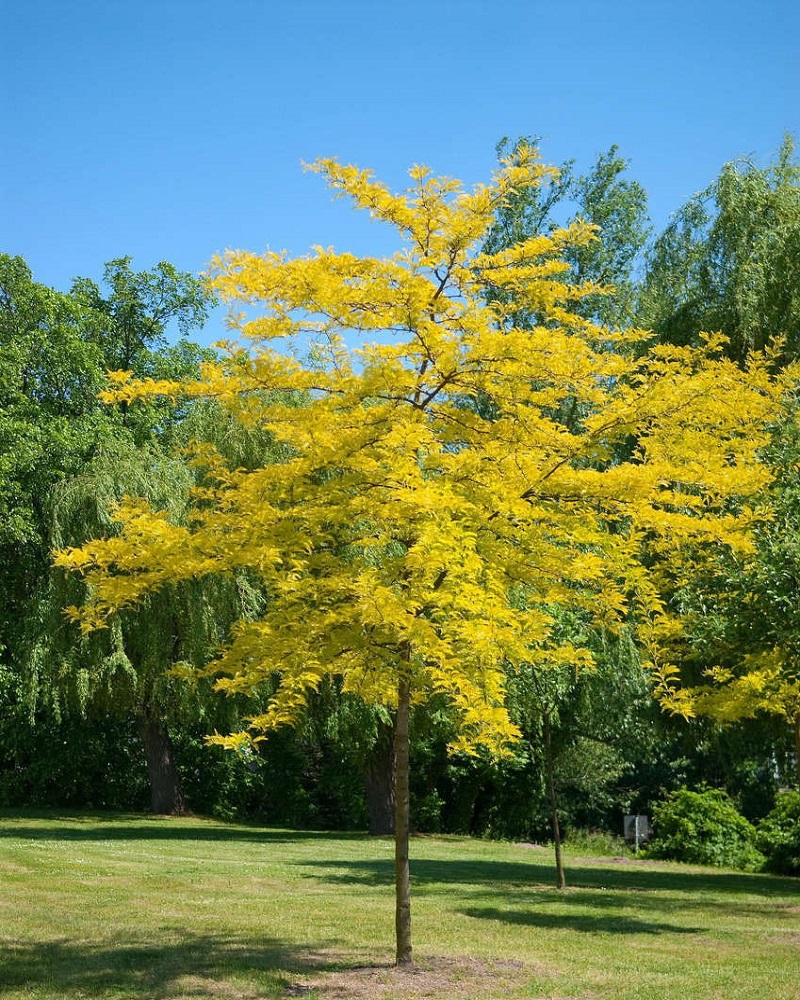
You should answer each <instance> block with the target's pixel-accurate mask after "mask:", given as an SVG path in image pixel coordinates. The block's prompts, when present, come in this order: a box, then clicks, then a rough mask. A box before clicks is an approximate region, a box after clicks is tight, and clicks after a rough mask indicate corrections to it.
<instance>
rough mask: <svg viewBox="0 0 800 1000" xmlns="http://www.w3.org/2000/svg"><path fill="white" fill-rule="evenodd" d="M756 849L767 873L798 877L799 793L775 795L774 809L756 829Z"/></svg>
mask: <svg viewBox="0 0 800 1000" xmlns="http://www.w3.org/2000/svg"><path fill="white" fill-rule="evenodd" d="M756 847H757V848H758V849H759V851H761V853H762V854H764V855H765V856H766V858H767V862H766V865H765V867H766V868H767V869H768V870H769V871H771V872H776V873H777V874H779V875H800V792H779V793H778V796H777V798H776V799H775V808H774V809H773V810H772V812H771V813H770V814H769V815H768V816H765V817H764V819H763V820H762V821H761V822H760V823H759V825H758V832H757V834H756Z"/></svg>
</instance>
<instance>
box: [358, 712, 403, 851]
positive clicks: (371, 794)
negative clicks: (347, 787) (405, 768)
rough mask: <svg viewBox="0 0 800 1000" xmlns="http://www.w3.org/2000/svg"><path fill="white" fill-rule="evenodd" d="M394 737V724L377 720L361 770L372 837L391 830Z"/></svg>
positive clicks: (386, 833) (391, 831)
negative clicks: (373, 738) (368, 752)
mask: <svg viewBox="0 0 800 1000" xmlns="http://www.w3.org/2000/svg"><path fill="white" fill-rule="evenodd" d="M394 740H395V735H394V728H393V727H392V726H391V725H390V724H389V723H383V722H382V723H380V725H379V728H378V739H377V740H376V742H375V746H374V747H373V750H372V754H371V756H370V759H369V760H368V761H367V767H366V771H365V773H364V789H365V791H366V796H367V812H368V813H369V832H370V834H371V835H372V836H374V837H380V836H390V835H391V834H393V833H394V811H395V798H394Z"/></svg>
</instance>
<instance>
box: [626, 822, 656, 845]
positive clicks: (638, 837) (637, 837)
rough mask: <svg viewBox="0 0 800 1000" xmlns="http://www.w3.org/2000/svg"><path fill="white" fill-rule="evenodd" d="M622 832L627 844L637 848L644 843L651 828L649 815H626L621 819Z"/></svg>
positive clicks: (648, 836) (648, 837) (650, 832)
mask: <svg viewBox="0 0 800 1000" xmlns="http://www.w3.org/2000/svg"><path fill="white" fill-rule="evenodd" d="M622 829H623V834H624V837H625V840H626V841H627V842H628V843H629V844H633V846H634V847H635V848H636V850H637V851H638V850H639V846H640V844H646V843H647V841H648V840H649V839H650V835H651V834H652V832H653V830H652V828H651V826H650V817H649V816H626V817H625V818H624V821H623V828H622Z"/></svg>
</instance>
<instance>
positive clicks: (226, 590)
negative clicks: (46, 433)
mask: <svg viewBox="0 0 800 1000" xmlns="http://www.w3.org/2000/svg"><path fill="white" fill-rule="evenodd" d="M214 419H215V414H214V413H213V412H212V408H210V407H205V408H204V412H203V413H202V414H196V415H194V416H193V418H192V419H191V420H189V419H187V428H186V430H187V431H188V430H189V429H190V428H194V429H196V428H197V426H198V425H199V424H202V425H203V426H204V427H205V429H206V432H210V430H211V428H210V424H211V423H213V421H214ZM227 430H228V429H227V428H226V427H225V425H224V422H223V423H222V425H220V426H218V427H217V437H219V439H220V442H221V446H227V448H228V450H229V452H230V453H231V454H232V455H233V454H238V455H239V456H240V457H244V451H245V449H246V447H250V448H256V447H257V443H256V442H255V441H254V440H253V439H252V437H250V438H249V439H247V440H243V438H242V436H241V435H236V436H234V435H232V434H231V433H226V431H227ZM261 453H262V454H263V451H262V452H261ZM194 484H195V474H194V470H193V469H192V467H191V466H190V465H189V464H187V463H186V462H185V461H184V460H183V459H182V458H181V457H180V456H179V455H177V456H173V455H172V454H170V453H169V452H167V451H165V450H163V449H161V448H159V447H157V446H156V445H152V444H151V445H148V446H136V445H134V444H133V443H131V441H130V440H127V439H125V438H120V439H118V440H112V441H110V442H108V443H107V444H106V445H105V446H103V447H102V448H101V449H99V450H98V452H97V454H96V455H95V456H94V458H93V459H92V460H91V461H90V462H89V463H88V464H87V466H86V467H85V469H84V470H83V472H82V473H81V474H80V475H77V476H74V477H72V478H70V479H68V480H65V481H64V482H63V483H62V484H61V485H60V486H59V487H58V488H57V490H56V491H55V493H54V496H53V501H52V502H53V519H52V529H51V542H52V545H53V546H54V547H61V546H63V545H74V544H78V543H80V542H81V541H82V540H84V539H86V538H92V537H104V538H108V539H113V538H114V536H115V534H116V523H115V508H116V504H117V503H118V502H119V501H120V500H121V499H122V498H123V497H124V496H129V497H130V496H136V497H141V498H143V499H144V498H146V499H147V500H148V501H149V502H150V503H152V504H153V505H154V506H156V507H157V508H158V509H161V510H164V511H167V512H168V513H169V515H170V517H171V518H174V519H175V520H176V521H180V520H181V519H182V518H183V516H184V512H185V509H186V506H187V503H188V501H189V497H190V495H191V491H192V487H193V486H194ZM87 596H88V594H87V591H86V588H85V586H84V585H83V584H82V583H81V582H80V581H79V580H78V579H77V578H76V577H75V576H74V575H67V574H65V573H64V572H63V571H62V570H60V569H58V568H55V567H54V568H53V570H52V572H51V573H50V574H49V575H48V576H47V577H46V578H45V579H44V580H43V582H42V586H41V588H40V590H39V593H38V594H37V599H36V601H35V603H34V608H33V615H32V616H31V618H30V621H29V624H28V629H27V635H26V639H25V641H24V642H23V644H22V648H21V651H20V653H21V655H20V661H21V663H22V665H23V670H24V675H25V691H26V697H27V701H28V705H29V708H30V709H31V711H33V710H35V708H36V707H37V706H43V705H46V706H47V707H48V708H50V709H51V710H52V711H53V712H54V714H55V715H56V717H59V716H60V715H61V714H62V713H63V712H71V711H78V712H81V713H84V714H85V713H86V712H88V711H90V710H91V711H92V712H95V713H96V712H100V713H102V714H104V715H106V716H108V718H109V719H110V720H112V721H114V720H116V721H117V722H118V723H120V724H121V723H122V721H123V720H125V719H128V718H130V717H133V719H134V720H135V723H136V730H137V732H138V735H139V737H140V739H141V742H142V746H143V749H144V753H145V759H146V762H147V772H148V780H149V785H150V790H151V808H152V809H153V811H154V812H157V813H169V814H180V813H182V812H184V811H185V810H186V808H187V803H186V801H185V797H184V793H183V790H182V787H181V781H180V775H179V770H178V767H177V765H176V761H175V757H174V752H173V747H172V741H171V738H170V728H171V727H172V726H175V725H183V724H188V723H190V722H191V724H192V725H196V724H197V723H198V721H199V722H200V723H201V724H203V722H205V723H206V725H207V726H208V727H209V728H211V729H213V728H215V727H218V726H229V725H231V723H233V722H234V721H235V719H236V705H235V703H234V702H232V701H231V700H230V699H225V700H223V699H220V698H218V697H214V696H213V695H212V692H211V690H210V684H209V683H204V682H202V681H201V682H200V683H198V684H194V685H187V684H186V683H185V682H182V681H181V680H179V679H178V677H177V673H179V672H180V667H181V666H184V667H185V666H189V665H191V666H193V667H199V666H201V665H202V664H204V663H205V662H207V661H208V659H209V658H210V657H211V656H212V654H213V652H214V651H215V649H216V648H217V647H218V646H219V645H220V643H221V642H222V640H223V638H224V636H225V634H226V632H227V629H228V628H229V626H230V623H231V622H233V621H235V620H238V619H241V618H245V619H247V618H250V617H252V616H254V615H256V614H257V613H258V612H259V611H260V610H261V608H262V606H263V593H262V590H261V589H259V588H258V587H257V586H256V585H255V584H253V583H252V582H251V581H250V580H249V579H248V577H247V575H246V574H245V573H238V574H231V575H230V576H227V577H225V576H220V577H213V578H212V577H209V578H207V579H203V580H189V581H186V582H184V583H181V584H179V585H175V586H172V587H169V588H167V589H165V591H163V592H162V593H161V594H159V595H157V596H154V597H153V598H151V599H148V600H146V601H144V602H143V603H142V604H141V605H140V606H139V607H138V608H137V609H136V610H135V611H131V612H127V613H123V614H121V615H119V616H118V617H117V618H115V620H114V621H113V622H112V623H110V625H109V628H108V629H105V630H103V631H102V632H97V633H93V634H88V635H87V634H81V632H80V630H79V629H78V628H77V627H76V626H75V624H74V623H72V622H70V621H69V620H67V619H66V618H65V617H64V614H63V608H64V606H65V605H67V604H70V603H74V602H75V601H83V600H85V599H86V598H87ZM175 668H177V671H176V669H175Z"/></svg>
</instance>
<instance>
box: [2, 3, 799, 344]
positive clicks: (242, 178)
mask: <svg viewBox="0 0 800 1000" xmlns="http://www.w3.org/2000/svg"><path fill="white" fill-rule="evenodd" d="M0 39H2V57H1V58H0V88H1V90H2V94H3V113H2V127H1V129H0V131H1V133H2V139H0V143H1V144H2V145H1V146H0V149H1V150H2V156H1V157H0V250H3V251H5V252H9V253H14V254H21V255H22V256H24V257H25V258H26V259H27V260H28V262H29V264H30V265H31V267H32V269H33V272H34V277H35V278H36V279H37V280H39V281H42V282H44V283H45V284H49V285H53V286H55V287H57V288H62V289H66V288H68V286H69V283H70V281H71V279H72V278H73V277H74V276H76V275H84V276H87V277H93V278H99V277H100V274H101V271H102V265H103V263H104V261H106V260H109V259H111V258H113V257H117V256H122V255H131V256H132V257H133V258H134V266H135V267H136V268H138V269H144V268H149V267H152V266H153V264H155V263H156V262H158V261H159V260H169V261H171V262H173V263H174V264H176V265H177V266H178V267H180V268H182V269H185V270H191V271H197V270H201V269H202V268H203V267H204V266H205V264H206V263H207V262H208V260H209V258H210V257H211V255H212V254H213V253H215V252H217V251H220V250H223V249H225V248H226V247H236V248H247V249H252V250H261V249H264V248H265V247H267V246H270V247H271V248H273V249H283V248H286V249H288V250H290V251H291V252H293V253H300V252H303V251H305V249H306V248H307V247H308V246H309V245H311V244H314V243H321V244H324V245H334V246H336V247H337V248H339V249H349V250H354V251H356V252H384V251H386V250H388V249H391V247H390V246H389V244H388V243H387V242H386V240H387V234H385V233H383V232H382V231H381V229H380V228H378V227H377V226H376V225H375V224H369V223H368V222H367V220H366V219H364V218H362V217H359V216H357V215H355V214H354V213H353V212H352V211H351V210H350V209H349V208H347V207H346V206H345V204H344V203H343V202H331V199H330V196H329V193H328V192H327V190H326V189H325V187H324V186H323V184H322V182H321V180H320V178H319V177H317V176H316V175H313V174H308V173H304V172H303V171H302V169H301V166H300V163H301V161H302V160H313V159H314V158H315V157H317V156H320V155H335V156H338V157H339V158H341V159H343V160H346V161H348V162H355V163H358V164H359V165H360V166H364V167H370V168H372V169H374V170H375V171H376V173H377V174H378V176H379V177H381V178H382V179H384V180H386V181H387V182H389V183H390V184H393V185H401V186H402V185H403V184H404V183H405V180H406V177H405V170H406V169H407V167H408V166H410V165H411V164H412V163H414V162H422V163H426V164H428V165H429V166H431V167H432V168H433V169H434V170H435V171H436V172H438V173H445V174H449V175H451V176H457V177H461V178H463V179H464V180H466V181H468V182H469V183H472V182H476V181H481V180H485V179H487V178H488V175H489V172H490V171H491V170H492V168H493V166H494V164H495V156H494V147H495V144H496V142H497V141H498V139H500V138H501V137H502V136H504V135H507V136H510V137H512V138H514V137H517V136H519V135H538V136H541V137H542V138H543V144H542V149H543V153H544V156H545V158H546V159H547V160H548V161H550V162H560V161H562V160H564V159H567V158H575V159H576V160H577V163H578V167H581V168H588V167H589V166H590V165H591V163H592V161H593V160H594V157H595V156H596V154H597V153H598V152H600V151H601V150H604V149H607V148H608V146H609V145H611V144H612V143H616V144H618V145H619V147H620V149H621V152H622V154H623V155H624V156H625V157H627V158H628V159H629V160H630V161H631V176H633V177H635V178H637V179H638V180H640V181H641V182H642V183H643V184H644V186H645V187H646V188H647V190H648V193H649V195H650V204H651V214H652V216H653V219H654V221H655V223H656V224H657V225H663V223H664V222H665V221H666V219H667V217H668V215H669V214H670V213H671V212H672V211H674V210H675V209H676V208H678V207H679V206H680V205H681V204H682V203H683V202H684V201H685V200H686V199H687V198H688V197H689V196H691V195H692V194H693V193H694V192H695V191H697V190H699V189H701V188H702V187H704V186H705V185H706V184H707V183H708V182H709V181H711V180H712V179H713V177H714V176H715V175H716V173H717V172H718V170H719V168H720V166H721V165H722V164H723V163H724V162H725V161H727V160H729V159H732V158H734V157H736V156H738V155H741V154H749V155H752V156H754V157H755V158H756V159H757V160H758V161H759V162H765V161H766V160H767V159H768V158H769V157H770V155H771V154H772V153H773V152H774V151H775V150H776V149H777V147H778V145H779V143H780V141H781V138H782V135H783V133H784V132H787V131H788V132H792V133H794V134H796V135H797V134H798V133H800V3H798V2H797V0H761V2H759V3H756V2H755V0H749V2H741V0H724V2H723V0H691V2H690V0H673V2H660V0H656V2H648V0H639V2H620V0H596V2H594V0H558V2H556V0H549V2H542V0H527V2H526V0H514V2H510V0H495V2H478V0H464V2H461V3H448V2H445V0H440V2H438V3H434V2H424V3H423V2H420V0H406V2H403V0H394V2H382V0H372V2H368V0H327V2H323V0H294V2H288V0H272V2H270V0H262V2H257V0H216V2H214V3H211V2H209V0H137V2H122V0H71V2H68V0H26V2H23V0H6V2H5V4H0ZM221 332H222V331H221V330H220V329H214V330H209V331H208V332H207V336H206V337H204V338H203V339H211V340H213V339H216V337H217V336H218V335H220V334H221Z"/></svg>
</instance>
